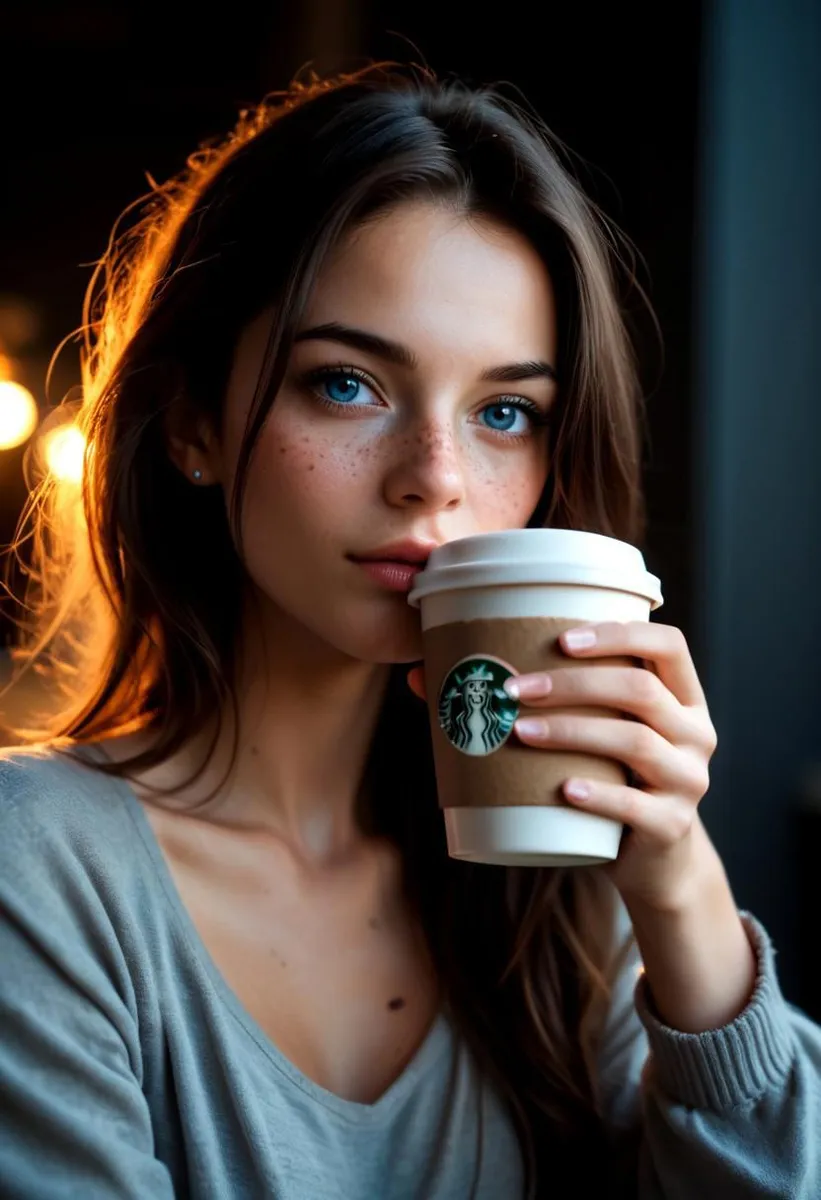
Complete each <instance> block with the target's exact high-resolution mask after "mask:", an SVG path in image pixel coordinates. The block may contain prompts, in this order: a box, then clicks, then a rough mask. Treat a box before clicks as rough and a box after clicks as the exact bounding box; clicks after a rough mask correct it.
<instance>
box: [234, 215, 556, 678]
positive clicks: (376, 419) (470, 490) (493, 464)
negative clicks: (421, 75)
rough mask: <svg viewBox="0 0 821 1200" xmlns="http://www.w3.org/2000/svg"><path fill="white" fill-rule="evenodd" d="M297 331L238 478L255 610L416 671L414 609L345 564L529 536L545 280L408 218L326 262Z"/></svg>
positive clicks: (498, 242)
mask: <svg viewBox="0 0 821 1200" xmlns="http://www.w3.org/2000/svg"><path fill="white" fill-rule="evenodd" d="M270 319H271V314H270V312H268V313H264V314H262V316H261V317H260V318H259V319H258V320H256V321H255V322H254V323H252V324H251V325H250V326H249V327H248V329H247V330H246V331H245V333H244V335H243V337H242V338H241V340H240V343H239V345H238V348H237V352H236V356H235V360H234V366H233V370H232V374H231V378H230V383H229V387H228V393H227V397H226V412H225V424H224V435H223V440H222V444H221V446H220V447H219V448H217V450H216V451H215V456H214V460H213V462H212V464H211V466H212V471H213V477H216V478H218V479H220V481H221V482H222V483H223V486H224V487H225V488H226V489H230V488H231V486H232V484H233V478H234V467H235V463H236V461H237V456H238V453H239V448H240V444H241V441H242V436H243V432H244V428H245V420H246V415H247V412H248V409H249V406H250V403H251V399H252V396H253V393H254V388H255V384H256V380H257V376H258V372H259V368H260V364H261V361H262V355H263V352H264V347H265V341H266V337H267V332H268V328H269V325H270ZM328 326H335V327H338V328H336V329H328V328H327V327H328ZM322 327H326V328H325V329H324V331H323V328H322ZM351 330H354V331H358V332H357V334H351V333H349V332H346V331H351ZM299 333H300V337H301V340H298V341H297V343H296V345H295V347H294V350H293V353H292V355H291V359H290V363H289V368H288V373H287V376H286V378H285V381H284V383H283V385H282V388H281V389H280V391H279V394H278V395H277V397H276V399H275V401H274V404H273V407H272V409H271V412H270V415H269V417H268V419H267V422H266V424H265V426H264V428H263V430H262V432H261V434H260V438H259V442H258V444H257V447H256V450H255V453H254V457H253V459H252V462H251V467H250V473H249V477H248V488H247V493H246V501H245V510H244V526H243V530H244V561H245V565H246V569H247V571H248V574H249V576H250V578H251V580H252V582H253V584H254V585H255V587H256V589H257V590H258V591H259V592H260V593H261V594H262V597H263V600H264V601H265V602H266V603H267V604H270V605H272V606H274V608H275V609H277V610H279V611H280V612H282V613H284V614H285V615H287V617H289V618H290V619H291V620H295V621H296V622H297V623H298V624H299V625H301V626H303V627H304V628H305V629H307V630H308V631H310V632H311V633H312V634H313V635H315V636H316V637H318V638H319V639H321V641H323V642H325V643H327V644H328V645H330V646H333V647H335V648H336V649H337V650H339V651H341V652H342V653H344V654H345V655H347V656H350V657H352V658H355V659H359V660H364V661H368V662H381V663H386V662H409V661H413V660H414V659H418V658H420V657H421V636H420V624H419V613H418V610H416V609H412V608H410V607H409V605H408V604H407V599H406V596H405V595H404V594H403V593H401V592H396V591H390V590H388V589H387V588H385V587H384V586H383V585H382V584H380V583H378V582H376V581H375V580H374V579H373V578H372V576H371V575H369V574H368V573H367V572H366V571H365V569H364V568H363V567H362V566H361V565H359V563H357V562H356V561H354V559H353V558H352V557H351V556H356V555H367V554H369V553H370V552H372V551H374V550H376V549H378V548H381V547H382V546H384V545H385V544H386V543H388V542H394V541H396V540H398V539H404V538H419V539H422V540H424V541H426V542H435V543H437V544H438V543H442V542H447V541H450V540H452V539H453V538H459V537H465V536H467V535H469V534H474V533H483V532H489V531H492V530H501V529H510V528H517V527H522V526H524V525H526V524H527V521H528V519H529V517H530V516H531V513H532V512H533V510H534V509H535V507H536V505H537V503H538V501H539V498H540V496H541V493H542V489H543V486H544V484H545V480H546V477H547V471H548V435H547V430H546V429H545V428H544V427H543V426H540V424H539V418H540V417H544V415H545V414H547V413H548V412H549V410H550V408H551V405H552V404H553V401H554V397H555V383H554V382H553V380H552V379H551V378H550V374H551V371H550V368H551V367H554V366H555V362H556V357H555V356H556V317H555V311H554V300H553V293H552V288H551V284H550V279H549V277H548V274H547V271H546V270H545V267H544V265H543V263H542V261H541V259H540V258H539V257H538V255H537V254H536V252H535V250H534V249H533V248H532V247H531V245H530V244H529V243H528V242H527V241H526V240H525V239H524V238H523V237H522V236H521V235H519V234H518V233H515V232H513V231H511V230H510V229H508V228H507V227H505V226H503V225H499V224H496V223H494V222H491V221H490V220H488V219H484V218H481V219H480V218H476V217H472V218H468V217H465V216H464V215H461V214H457V213H455V212H454V211H451V210H448V209H447V208H445V207H442V206H436V205H433V204H429V203H428V204H426V203H405V204H402V205H399V206H397V207H395V208H394V209H392V210H389V211H388V212H386V213H383V214H381V215H380V216H379V217H378V218H377V219H376V220H374V221H372V222H370V223H368V224H366V225H364V226H362V227H360V228H359V229H357V230H355V231H354V232H353V233H352V234H351V235H349V236H348V238H347V240H345V241H344V242H343V243H342V244H341V245H340V246H339V248H338V249H337V251H336V252H335V253H334V255H333V257H332V258H331V259H330V260H329V262H328V263H327V265H326V267H325V269H324V270H323V272H322V273H321V275H320V277H319V279H318V281H317V284H316V287H315V290H314V294H313V297H312V299H311V301H310V304H309V306H308V310H307V312H306V314H305V318H304V321H303V322H302V325H301V329H300V331H299ZM362 334H367V335H368V339H363V337H362V336H361V335H362ZM376 339H381V343H383V344H382V345H379V344H377V342H376ZM538 364H542V366H538ZM544 364H547V369H545V366H544Z"/></svg>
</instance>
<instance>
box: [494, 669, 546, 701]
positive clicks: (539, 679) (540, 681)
mask: <svg viewBox="0 0 821 1200" xmlns="http://www.w3.org/2000/svg"><path fill="white" fill-rule="evenodd" d="M552 687H553V680H552V679H551V678H550V676H549V675H520V676H519V677H518V679H507V680H505V684H504V688H505V691H506V692H507V694H508V696H513V698H514V699H519V697H520V696H521V697H522V698H524V699H525V700H532V699H533V698H534V697H535V696H546V695H547V694H548V692H549V691H550V689H551V688H552Z"/></svg>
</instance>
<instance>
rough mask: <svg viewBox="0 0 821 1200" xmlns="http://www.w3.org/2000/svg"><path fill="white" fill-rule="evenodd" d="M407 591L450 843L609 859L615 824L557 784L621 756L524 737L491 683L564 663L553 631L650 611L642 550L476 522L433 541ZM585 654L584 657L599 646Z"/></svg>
mask: <svg viewBox="0 0 821 1200" xmlns="http://www.w3.org/2000/svg"><path fill="white" fill-rule="evenodd" d="M408 602H409V603H410V604H412V605H414V606H415V607H418V608H420V610H421V620H422V631H423V637H424V656H425V677H426V684H427V688H428V707H429V713H430V717H431V731H432V737H433V748H434V758H435V763H436V778H437V789H438V792H439V802H440V805H441V807H442V808H443V810H444V814H445V828H446V832H447V842H448V852H449V854H451V855H452V856H453V857H455V858H462V859H467V860H469V861H472V862H487V863H499V864H507V865H539V866H579V865H587V864H592V863H599V862H607V861H611V860H612V859H614V858H615V857H616V855H617V854H618V848H619V841H620V838H621V833H622V826H621V824H620V823H619V822H617V821H612V820H609V819H607V818H604V817H599V816H596V815H594V814H592V813H587V812H583V811H581V810H579V809H577V808H573V807H572V806H570V805H568V804H567V802H566V801H565V800H564V798H563V797H562V796H561V793H560V788H561V782H562V781H563V779H567V778H568V777H569V776H570V774H571V773H572V774H574V775H579V774H583V775H586V776H587V777H590V778H599V779H603V780H619V779H621V780H623V779H624V771H623V768H622V767H620V766H619V765H618V764H616V763H614V762H613V760H608V759H603V758H596V757H593V756H590V755H571V754H568V753H566V752H562V751H550V750H536V749H534V748H533V747H525V746H523V745H522V744H521V743H519V742H518V740H517V739H516V738H515V735H511V731H510V730H511V726H512V720H513V719H515V715H517V714H518V712H520V711H524V709H525V708H526V705H525V704H524V703H521V704H519V705H517V704H516V702H515V701H512V700H510V699H509V698H507V697H506V695H505V694H504V692H503V691H502V689H501V683H502V682H503V681H504V679H505V678H507V677H508V676H510V675H514V674H526V673H530V672H531V671H538V670H545V669H546V670H551V669H553V670H555V669H556V668H557V666H559V665H561V666H562V667H566V666H570V665H574V660H572V659H570V658H568V657H567V656H566V655H564V654H563V653H562V652H561V650H560V649H559V647H558V645H557V642H556V638H557V637H558V634H559V633H561V632H562V631H563V630H564V629H568V628H570V627H571V626H574V625H580V624H584V623H586V622H602V621H621V622H626V621H647V620H649V617H650V612H651V611H653V610H654V609H656V608H658V607H659V606H660V605H661V604H662V595H661V588H660V583H659V580H658V579H657V578H656V576H654V575H651V574H650V573H649V572H648V571H647V570H646V568H645V564H644V558H643V556H642V554H641V552H640V551H639V550H638V549H637V548H636V547H634V546H631V545H629V544H628V543H626V542H622V541H619V540H617V539H616V538H610V537H605V536H603V535H601V534H595V533H581V532H578V531H575V530H564V529H515V530H506V531H504V532H500V533H489V534H477V535H475V536H473V537H468V538H460V539H458V540H456V541H452V542H448V543H446V544H445V545H443V546H440V547H439V548H438V549H437V550H434V552H433V553H432V554H431V556H430V558H429V560H428V563H427V566H426V568H425V570H424V571H422V572H420V573H419V575H417V577H416V580H415V584H414V587H413V590H412V591H411V593H410V595H409V597H408ZM613 661H614V660H613V659H611V660H610V663H611V664H612V663H613ZM615 661H621V660H615ZM584 663H585V665H586V666H587V667H589V669H596V668H597V665H598V666H602V665H607V660H605V659H600V660H598V664H597V663H596V662H593V661H590V660H584ZM529 711H534V710H532V709H531V710H529ZM549 711H550V710H549V709H548V710H546V714H545V715H547V714H549ZM566 711H568V712H570V711H572V710H570V709H568V710H566ZM575 711H576V712H588V713H592V712H594V711H595V712H601V711H603V710H599V709H596V710H593V709H584V710H582V709H576V710H575ZM609 715H611V716H612V715H613V714H612V710H609Z"/></svg>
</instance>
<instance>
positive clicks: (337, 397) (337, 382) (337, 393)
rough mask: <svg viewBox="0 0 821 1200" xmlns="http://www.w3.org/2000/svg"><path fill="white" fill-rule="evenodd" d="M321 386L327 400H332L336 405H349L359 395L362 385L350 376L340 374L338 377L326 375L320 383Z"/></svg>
mask: <svg viewBox="0 0 821 1200" xmlns="http://www.w3.org/2000/svg"><path fill="white" fill-rule="evenodd" d="M322 386H323V387H324V388H325V392H326V394H327V396H328V399H329V400H334V401H335V402H336V403H337V404H350V402H351V401H352V400H355V399H356V397H357V396H358V395H359V390H360V388H361V387H362V384H361V383H360V382H359V380H358V379H354V377H353V376H352V375H343V374H342V373H341V372H340V373H339V374H338V375H327V376H326V377H325V379H323V381H322Z"/></svg>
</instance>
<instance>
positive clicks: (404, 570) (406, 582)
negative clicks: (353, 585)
mask: <svg viewBox="0 0 821 1200" xmlns="http://www.w3.org/2000/svg"><path fill="white" fill-rule="evenodd" d="M357 566H360V567H361V568H362V570H363V571H365V572H366V574H368V575H370V577H371V579H373V580H375V582H376V583H379V584H381V585H382V587H384V588H387V589H388V590H389V591H391V592H409V591H410V590H411V588H412V587H413V581H414V579H415V578H416V576H417V575H418V574H419V572H420V571H421V570H422V563H404V562H392V561H391V560H390V559H381V560H380V559H376V560H374V559H367V560H366V559H360V560H358V561H357Z"/></svg>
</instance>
